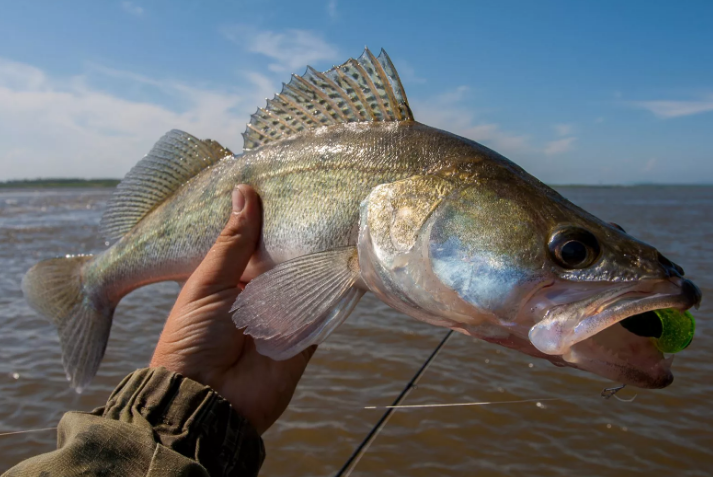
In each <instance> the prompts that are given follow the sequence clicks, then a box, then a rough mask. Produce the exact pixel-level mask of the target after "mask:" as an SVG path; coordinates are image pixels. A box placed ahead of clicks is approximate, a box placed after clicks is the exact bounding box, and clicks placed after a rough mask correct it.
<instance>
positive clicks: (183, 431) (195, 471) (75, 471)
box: [5, 368, 265, 477]
mask: <svg viewBox="0 0 713 477" xmlns="http://www.w3.org/2000/svg"><path fill="white" fill-rule="evenodd" d="M264 458H265V449H264V447H263V442H262V439H261V438H260V436H259V435H258V433H257V431H256V430H255V429H254V428H253V427H252V425H250V423H248V422H247V421H246V420H245V419H244V418H243V417H241V416H239V415H238V414H237V413H236V412H235V411H234V410H233V409H232V407H231V406H230V404H229V403H228V402H227V401H226V400H224V399H223V398H221V397H220V396H219V395H218V394H217V393H216V392H215V391H213V390H212V389H210V388H209V387H207V386H204V385H202V384H199V383H197V382H195V381H192V380H190V379H188V378H184V377H183V376H180V375H178V374H175V373H172V372H170V371H168V370H166V369H163V368H147V369H140V370H138V371H135V372H134V373H132V374H130V375H129V376H127V377H126V378H125V379H124V380H123V381H122V383H121V384H119V386H118V387H117V388H116V389H115V390H114V392H113V393H112V395H111V396H110V397H109V400H108V401H107V403H106V406H104V407H100V408H98V409H95V410H94V411H92V412H91V413H81V412H68V413H66V414H65V415H64V416H63V417H62V420H61V421H60V422H59V426H58V428H57V450H55V451H53V452H49V453H47V454H42V455H38V456H36V457H33V458H30V459H28V460H26V461H23V462H21V463H19V464H18V465H17V466H15V467H13V468H12V469H10V470H9V471H8V472H7V473H6V474H5V476H7V477H10V476H25V475H42V476H46V477H50V476H68V475H80V474H81V475H122V476H127V477H129V476H150V477H158V476H175V475H180V476H240V477H243V476H255V475H257V473H258V471H259V470H260V466H261V465H262V462H263V460H264Z"/></svg>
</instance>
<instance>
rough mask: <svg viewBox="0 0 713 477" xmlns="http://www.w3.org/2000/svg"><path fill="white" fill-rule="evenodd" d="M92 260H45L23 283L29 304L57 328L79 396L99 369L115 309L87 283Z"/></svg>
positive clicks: (65, 359)
mask: <svg viewBox="0 0 713 477" xmlns="http://www.w3.org/2000/svg"><path fill="white" fill-rule="evenodd" d="M92 258H93V257H92V256H90V255H78V256H71V255H68V256H66V257H60V258H51V259H49V260H43V261H41V262H39V263H37V264H36V265H35V266H34V267H32V268H31V269H30V270H29V271H28V272H27V273H26V274H25V277H24V278H23V279H22V292H23V293H24V295H25V298H26V299H27V302H28V303H29V304H30V306H31V307H32V308H34V309H35V310H36V311H37V312H38V313H40V314H41V315H43V316H45V317H46V318H48V319H49V320H50V321H52V322H53V323H54V324H55V325H56V326H57V331H58V332H59V341H60V344H61V346H62V361H63V363H64V369H65V371H66V373H67V380H69V381H70V383H71V385H72V387H73V388H75V389H76V390H77V392H81V391H82V388H84V387H85V386H86V385H87V384H89V382H90V381H91V380H92V378H93V377H94V375H95V374H96V372H97V369H99V364H100V363H101V360H102V357H103V356H104V350H105V349H106V344H107V341H108V340H109V330H110V329H111V321H112V316H113V315H114V308H115V304H113V305H107V304H106V301H107V300H102V299H101V298H100V297H98V296H97V293H92V292H91V291H90V290H91V287H87V286H86V283H84V280H83V270H85V268H86V266H87V264H88V263H90V262H91V260H92Z"/></svg>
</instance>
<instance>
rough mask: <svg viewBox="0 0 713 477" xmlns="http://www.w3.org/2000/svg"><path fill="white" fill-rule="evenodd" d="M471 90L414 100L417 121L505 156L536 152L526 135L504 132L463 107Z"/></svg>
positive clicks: (461, 88)
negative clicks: (478, 143) (480, 144)
mask: <svg viewBox="0 0 713 477" xmlns="http://www.w3.org/2000/svg"><path fill="white" fill-rule="evenodd" d="M469 95H470V88H468V87H467V86H459V87H457V88H455V89H453V90H451V91H446V92H445V93H442V94H440V95H438V96H435V97H432V98H428V99H425V100H418V99H416V98H414V99H413V100H412V101H411V107H412V110H413V111H414V116H415V117H416V120H418V121H420V122H422V123H425V124H428V125H429V126H433V127H437V128H440V129H444V130H446V131H449V132H452V133H454V134H458V135H460V136H463V137H466V138H469V139H473V140H474V141H478V142H480V143H483V144H484V145H486V146H488V147H491V148H493V149H495V150H496V151H498V152H501V153H503V154H505V155H508V154H518V153H523V152H531V151H533V150H534V148H533V147H532V145H531V144H530V138H529V136H527V135H523V134H516V133H512V132H509V131H506V130H503V129H502V128H501V127H500V125H498V124H496V123H492V122H487V121H480V120H478V118H477V117H476V115H475V114H474V113H473V112H472V110H471V109H469V108H467V107H466V106H464V103H465V101H466V100H467V99H468V97H469Z"/></svg>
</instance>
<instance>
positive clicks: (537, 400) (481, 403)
mask: <svg viewBox="0 0 713 477" xmlns="http://www.w3.org/2000/svg"><path fill="white" fill-rule="evenodd" d="M542 401H562V398H545V399H519V400H517V401H482V402H452V403H443V404H406V405H403V406H367V407H365V408H364V409H419V408H424V407H453V406H486V405H488V404H518V403H522V402H542Z"/></svg>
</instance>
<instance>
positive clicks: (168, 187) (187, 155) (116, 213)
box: [101, 129, 232, 240]
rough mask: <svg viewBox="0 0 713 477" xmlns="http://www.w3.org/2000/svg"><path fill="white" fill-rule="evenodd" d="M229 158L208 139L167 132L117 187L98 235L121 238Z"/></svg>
mask: <svg viewBox="0 0 713 477" xmlns="http://www.w3.org/2000/svg"><path fill="white" fill-rule="evenodd" d="M231 154H232V153H231V152H230V151H229V150H228V149H226V148H224V147H223V146H221V145H220V144H218V143H217V142H215V141H212V140H210V139H207V140H205V141H201V140H200V139H197V138H195V137H193V136H191V135H190V134H188V133H185V132H183V131H178V130H176V129H174V130H173V131H169V132H168V133H166V135H165V136H163V137H162V138H161V139H159V140H158V142H157V143H156V144H155V145H154V147H153V148H152V149H151V151H150V152H149V153H148V154H147V155H146V157H144V158H143V159H141V160H140V161H139V162H138V164H136V165H135V166H134V167H133V168H132V169H131V170H130V171H129V173H128V174H126V177H124V180H122V181H121V182H120V183H119V185H118V186H117V188H116V191H115V192H114V195H113V196H112V197H111V199H109V203H108V204H107V208H106V211H105V212H104V215H103V216H102V219H101V232H102V234H103V235H104V237H106V238H107V239H108V240H114V239H118V238H121V237H122V236H123V235H124V234H125V233H126V232H128V231H129V230H131V229H132V228H133V227H134V225H136V224H137V223H139V222H140V221H141V219H143V218H144V217H145V216H146V215H148V213H149V212H151V211H152V210H153V209H154V208H156V206H158V205H159V204H161V203H162V202H163V201H165V200H166V199H167V198H168V197H170V196H171V195H173V193H174V192H176V190H178V188H179V187H181V186H182V185H183V184H185V183H186V182H187V181H188V180H189V179H191V178H192V177H193V176H195V175H196V174H198V173H199V172H201V171H202V170H204V169H206V168H207V167H210V166H212V165H213V164H215V163H216V162H218V161H219V160H221V159H223V158H224V157H226V156H228V155H231Z"/></svg>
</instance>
